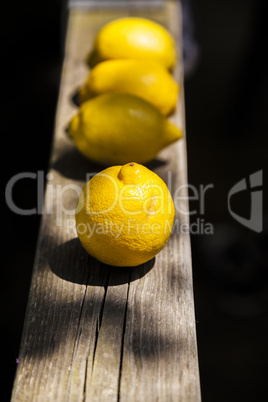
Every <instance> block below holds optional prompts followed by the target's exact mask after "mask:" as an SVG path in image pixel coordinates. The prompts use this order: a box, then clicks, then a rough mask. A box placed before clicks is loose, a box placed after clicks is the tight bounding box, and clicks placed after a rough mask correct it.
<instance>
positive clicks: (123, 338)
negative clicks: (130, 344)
mask: <svg viewBox="0 0 268 402" xmlns="http://www.w3.org/2000/svg"><path fill="white" fill-rule="evenodd" d="M130 278H131V273H130V275H129V280H128V289H127V297H126V304H125V312H124V323H123V330H122V340H121V353H120V366H119V374H118V388H117V402H120V385H121V376H122V366H123V354H124V340H125V332H126V322H127V307H128V295H129V288H130Z"/></svg>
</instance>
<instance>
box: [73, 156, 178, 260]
mask: <svg viewBox="0 0 268 402" xmlns="http://www.w3.org/2000/svg"><path fill="white" fill-rule="evenodd" d="M174 215H175V209H174V204H173V201H172V198H171V195H170V192H169V190H168V188H167V186H166V184H165V183H164V181H163V180H162V179H161V178H160V177H159V176H158V175H157V174H155V173H154V172H152V171H151V170H149V169H147V168H146V167H145V166H142V165H139V164H137V163H134V162H132V163H128V164H126V165H124V166H113V167H109V168H107V169H105V170H103V171H102V172H100V173H98V174H97V175H95V176H94V177H93V178H92V179H91V180H90V181H89V182H88V183H87V184H86V185H85V186H84V188H83V190H82V192H81V194H80V196H79V199H78V202H77V205H76V213H75V217H76V230H77V234H78V237H79V239H80V241H81V243H82V245H83V247H84V248H85V249H86V251H87V252H88V253H89V254H90V255H92V256H93V257H95V258H96V259H98V260H99V261H101V262H103V263H105V264H109V265H114V266H136V265H140V264H143V263H145V262H146V261H149V260H150V259H151V258H153V257H154V256H155V255H156V254H158V253H159V251H160V250H161V249H162V248H163V247H164V246H165V244H166V242H167V241H168V238H169V236H170V234H171V231H172V226H173V222H174Z"/></svg>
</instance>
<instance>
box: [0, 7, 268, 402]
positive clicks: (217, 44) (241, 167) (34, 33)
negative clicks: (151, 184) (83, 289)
mask: <svg viewBox="0 0 268 402" xmlns="http://www.w3.org/2000/svg"><path fill="white" fill-rule="evenodd" d="M64 4H65V3H64V1H60V0H58V1H55V0H54V1H53V2H52V1H46V2H44V3H42V5H40V4H37V2H34V1H32V0H30V1H27V2H25V3H24V2H19V1H15V2H13V3H12V4H11V5H10V6H8V5H6V6H5V9H4V10H3V9H2V22H1V25H0V30H1V53H0V57H1V67H2V74H1V81H2V82H1V89H2V90H1V132H2V138H3V143H2V158H1V160H2V172H3V176H4V178H3V188H4V187H5V186H6V184H7V182H8V180H9V179H10V178H11V177H12V176H13V175H15V174H17V173H20V172H25V171H28V172H34V173H36V172H37V171H38V170H41V171H45V172H46V171H47V163H48V158H49V152H50V146H51V139H52V135H53V125H54V118H55V111H56V103H57V96H58V90H59V83H60V74H61V66H62V59H63V44H64V31H65V23H64V21H65V20H66V11H65V6H64ZM191 6H192V9H191V10H192V17H193V21H194V31H193V30H192V26H191V24H190V22H189V21H187V26H185V38H186V40H185V44H186V45H187V46H186V49H185V52H186V53H185V56H186V62H187V64H186V66H190V67H189V68H188V67H187V69H186V74H185V100H186V126H187V148H188V176H189V183H190V184H192V185H194V186H197V187H198V186H199V185H200V184H204V185H208V184H213V186H214V187H213V189H211V190H209V191H208V192H207V196H206V199H205V201H206V202H205V214H204V215H198V214H197V215H193V216H192V217H191V221H192V223H195V222H196V221H197V218H198V217H199V218H200V219H201V218H202V219H204V222H209V223H211V224H212V225H213V229H214V234H213V235H202V234H193V235H192V237H191V241H192V256H193V275H194V294H195V308H196V321H197V322H196V327H197V340H198V352H199V365H200V377H201V389H202V397H203V401H205V402H215V401H217V402H221V401H222V402H225V401H227V400H228V401H230V402H231V401H244V402H247V401H258V400H262V399H263V394H265V391H266V380H267V369H268V367H267V361H268V349H267V339H268V330H267V328H268V292H267V291H268V276H267V260H268V258H267V257H268V256H267V245H268V244H267V227H265V228H264V230H263V232H262V233H260V234H257V233H255V232H253V231H251V230H249V229H247V228H244V227H243V226H241V225H240V224H239V223H238V222H236V221H235V220H234V219H233V218H232V217H231V216H230V214H229V212H228V209H227V195H228V191H229V190H230V189H231V187H232V186H233V185H234V184H235V183H237V182H238V181H240V180H241V179H243V178H247V177H248V176H249V175H250V174H252V173H254V172H256V171H258V170H260V169H263V174H264V181H266V167H265V169H264V165H265V162H266V159H267V145H268V144H267V142H268V140H267V132H268V118H267V110H268V95H267V93H268V80H267V67H268V66H267V57H266V53H267V30H266V26H267V24H266V16H267V2H265V1H261V0H218V1H215V0H203V1H200V2H192V3H191ZM191 46H193V48H192V47H191ZM193 49H194V52H193ZM197 50H198V57H194V56H195V55H196V54H197V52H196V51H197ZM191 65H192V67H191ZM36 193H37V188H36V183H35V181H34V180H24V181H20V182H18V183H17V184H16V186H15V188H14V193H13V198H14V202H15V203H16V204H17V205H18V206H20V207H21V208H34V207H36ZM265 197H266V194H265V192H264V202H265ZM190 208H191V210H193V209H197V208H198V204H197V202H196V201H191V202H190ZM232 208H233V210H234V211H235V212H236V213H237V214H239V215H241V216H244V217H249V211H250V194H249V192H248V191H244V192H243V193H240V194H237V196H235V197H234V198H233V203H232ZM1 211H2V218H1V221H2V222H3V231H2V239H3V240H2V250H3V255H4V263H3V264H2V270H1V300H0V302H1V318H0V319H1V326H2V329H1V337H2V348H3V354H2V359H1V360H2V371H3V372H4V374H5V375H4V382H3V384H4V385H3V387H2V388H1V395H2V396H3V397H5V399H6V400H9V398H10V392H11V388H12V383H13V378H14V373H15V369H16V357H17V356H18V351H19V343H20V338H21V332H22V327H23V321H24V314H25V309H26V303H27V297H28V291H29V286H30V280H31V272H32V267H33V262H34V255H35V247H36V239H37V234H38V228H39V222H40V216H37V215H34V216H19V215H16V214H14V213H13V212H11V211H10V210H9V209H8V207H7V206H5V207H4V208H3V209H2V210H1ZM264 217H265V219H266V221H267V207H266V204H265V207H264ZM1 399H2V398H1Z"/></svg>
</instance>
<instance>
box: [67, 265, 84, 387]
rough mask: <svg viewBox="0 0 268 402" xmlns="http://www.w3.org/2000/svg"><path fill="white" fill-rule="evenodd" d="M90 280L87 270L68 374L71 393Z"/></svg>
mask: <svg viewBox="0 0 268 402" xmlns="http://www.w3.org/2000/svg"><path fill="white" fill-rule="evenodd" d="M88 280H89V272H87V278H86V287H85V291H84V294H83V299H82V303H81V307H80V312H79V317H78V324H77V332H76V336H75V340H74V348H73V353H72V358H71V362H70V366H69V375H68V383H67V384H68V393H69V391H70V387H71V381H70V376H71V372H72V368H73V363H74V357H75V354H76V352H77V350H78V346H79V342H80V338H81V335H82V330H83V327H81V321H82V313H83V309H84V305H85V299H86V294H87V288H88Z"/></svg>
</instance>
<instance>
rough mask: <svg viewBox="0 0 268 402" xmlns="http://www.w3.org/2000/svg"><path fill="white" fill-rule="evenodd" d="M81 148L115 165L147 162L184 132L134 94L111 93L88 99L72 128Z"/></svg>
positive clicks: (70, 129) (73, 135) (94, 158)
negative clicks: (132, 161)
mask: <svg viewBox="0 0 268 402" xmlns="http://www.w3.org/2000/svg"><path fill="white" fill-rule="evenodd" d="M68 133H69V135H70V137H71V138H72V139H73V141H74V143H75V145H76V147H77V148H78V150H79V151H80V152H81V153H82V154H83V155H85V156H86V157H88V158H89V159H91V160H93V161H95V162H97V163H100V164H103V165H105V166H111V165H116V164H125V163H127V162H129V161H131V160H134V161H136V162H137V163H141V164H145V163H147V162H149V161H150V160H152V159H154V158H155V156H156V155H157V153H158V152H159V151H160V150H161V149H163V148H164V147H166V146H167V145H169V144H171V143H173V142H175V141H177V140H178V139H180V138H181V137H182V131H181V130H180V129H179V128H178V127H177V126H176V125H174V124H173V123H171V122H169V120H168V119H167V118H166V117H165V116H163V115H162V113H161V112H160V111H159V110H158V109H157V108H156V107H155V106H153V105H152V104H150V103H149V102H147V101H145V100H144V99H142V98H139V97H137V96H134V95H129V94H121V93H118V94H116V93H107V94H104V95H99V96H97V97H95V98H93V99H90V100H88V101H87V102H84V103H83V104H82V105H81V106H80V108H79V111H78V114H76V115H75V116H74V117H73V118H72V120H71V122H70V124H69V128H68Z"/></svg>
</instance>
